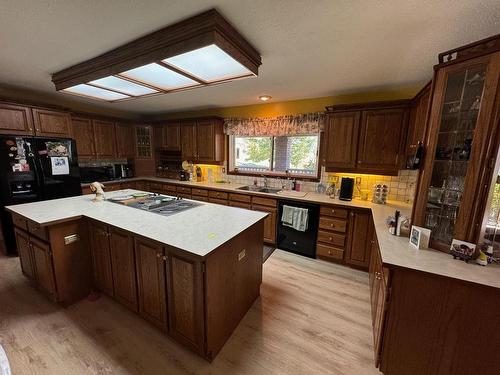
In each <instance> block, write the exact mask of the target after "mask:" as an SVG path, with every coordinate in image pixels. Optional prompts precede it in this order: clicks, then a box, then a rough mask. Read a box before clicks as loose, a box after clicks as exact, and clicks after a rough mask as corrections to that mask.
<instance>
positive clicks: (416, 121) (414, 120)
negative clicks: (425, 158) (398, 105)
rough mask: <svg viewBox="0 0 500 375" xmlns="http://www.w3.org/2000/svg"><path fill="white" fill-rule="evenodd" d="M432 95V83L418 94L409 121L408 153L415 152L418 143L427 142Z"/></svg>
mask: <svg viewBox="0 0 500 375" xmlns="http://www.w3.org/2000/svg"><path fill="white" fill-rule="evenodd" d="M430 97H431V90H430V84H428V85H427V86H426V87H425V88H424V89H423V91H422V92H421V93H420V95H419V96H418V98H417V100H416V101H415V103H414V105H413V106H412V108H411V110H410V115H409V121H408V135H407V137H406V154H407V155H413V154H415V152H416V150H417V148H418V143H419V142H422V144H423V143H424V142H425V139H424V138H425V132H426V128H427V127H426V120H427V109H428V108H429V101H430Z"/></svg>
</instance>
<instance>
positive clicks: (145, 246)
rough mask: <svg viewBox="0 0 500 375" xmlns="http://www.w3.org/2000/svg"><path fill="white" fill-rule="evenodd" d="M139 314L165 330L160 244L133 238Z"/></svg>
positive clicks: (165, 315) (164, 271) (166, 320)
mask: <svg viewBox="0 0 500 375" xmlns="http://www.w3.org/2000/svg"><path fill="white" fill-rule="evenodd" d="M135 259H136V269H137V291H138V299H139V314H141V316H142V317H143V318H144V319H146V320H148V321H149V322H151V323H153V324H154V325H156V326H157V327H158V328H160V329H162V330H164V331H167V330H168V324H167V323H168V319H167V293H166V276H165V274H166V267H165V264H166V260H167V257H166V256H165V252H164V250H163V247H162V246H161V245H160V244H157V243H155V242H153V241H148V240H146V239H142V238H135Z"/></svg>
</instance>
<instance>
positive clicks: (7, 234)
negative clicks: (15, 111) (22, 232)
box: [0, 135, 82, 254]
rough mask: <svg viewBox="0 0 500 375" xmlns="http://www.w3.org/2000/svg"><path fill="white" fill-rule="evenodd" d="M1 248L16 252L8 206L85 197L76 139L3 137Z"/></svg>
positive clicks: (0, 160) (0, 156)
mask: <svg viewBox="0 0 500 375" xmlns="http://www.w3.org/2000/svg"><path fill="white" fill-rule="evenodd" d="M0 175H1V178H0V181H1V183H0V206H1V207H0V209H1V213H0V219H1V223H2V231H1V233H0V235H1V237H2V238H0V242H1V243H0V248H1V249H2V250H3V252H5V253H7V254H15V253H16V241H15V236H14V227H13V224H12V218H11V215H10V213H9V212H7V211H6V210H5V206H9V205H13V204H19V203H29V202H36V201H42V200H47V199H55V198H64V197H71V196H75V195H81V193H82V189H81V185H80V170H79V168H78V157H77V153H76V144H75V141H74V140H72V139H60V138H59V139H58V138H41V137H23V136H15V135H12V136H0Z"/></svg>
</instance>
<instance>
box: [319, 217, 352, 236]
mask: <svg viewBox="0 0 500 375" xmlns="http://www.w3.org/2000/svg"><path fill="white" fill-rule="evenodd" d="M319 227H320V228H321V229H327V230H334V231H336V232H342V233H345V231H346V227H347V221H345V220H341V219H332V218H330V217H325V216H320V218H319Z"/></svg>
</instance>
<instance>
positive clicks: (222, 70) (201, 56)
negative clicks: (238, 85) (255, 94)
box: [163, 44, 253, 82]
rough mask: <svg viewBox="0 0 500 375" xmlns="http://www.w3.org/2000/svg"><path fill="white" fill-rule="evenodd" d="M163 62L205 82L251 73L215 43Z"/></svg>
mask: <svg viewBox="0 0 500 375" xmlns="http://www.w3.org/2000/svg"><path fill="white" fill-rule="evenodd" d="M163 62H164V63H166V64H169V65H171V66H174V67H176V68H178V69H180V70H182V71H184V72H186V73H188V74H189V75H192V76H195V77H197V78H200V79H202V80H204V81H207V82H213V81H220V80H224V79H229V78H235V77H241V76H247V75H253V73H252V72H251V71H250V70H248V69H247V68H246V67H244V66H243V65H242V64H240V63H239V62H238V61H236V60H235V59H233V58H232V57H231V56H229V55H228V54H227V53H226V52H224V51H223V50H222V49H220V48H219V47H217V46H216V45H215V44H211V45H209V46H206V47H202V48H198V49H195V50H193V51H190V52H186V53H183V54H181V55H177V56H173V57H170V58H168V59H165V60H163Z"/></svg>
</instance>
